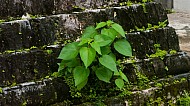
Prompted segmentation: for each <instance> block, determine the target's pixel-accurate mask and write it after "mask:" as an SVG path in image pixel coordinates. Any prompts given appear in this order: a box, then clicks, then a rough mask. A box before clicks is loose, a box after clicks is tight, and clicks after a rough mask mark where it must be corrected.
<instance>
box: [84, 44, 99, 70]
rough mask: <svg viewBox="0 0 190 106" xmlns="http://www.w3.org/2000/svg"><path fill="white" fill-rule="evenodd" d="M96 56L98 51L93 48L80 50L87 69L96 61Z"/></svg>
mask: <svg viewBox="0 0 190 106" xmlns="http://www.w3.org/2000/svg"><path fill="white" fill-rule="evenodd" d="M95 56H96V51H95V50H94V49H93V48H87V47H82V48H81V49H80V57H81V60H82V61H83V63H84V65H85V67H86V68H87V67H88V66H90V64H91V63H92V62H93V61H94V59H95Z"/></svg>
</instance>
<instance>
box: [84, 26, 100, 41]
mask: <svg viewBox="0 0 190 106" xmlns="http://www.w3.org/2000/svg"><path fill="white" fill-rule="evenodd" d="M97 34H98V32H97V31H96V29H95V28H94V27H93V26H89V27H87V28H86V29H85V30H84V33H83V34H82V39H84V38H93V37H94V36H95V35H97Z"/></svg>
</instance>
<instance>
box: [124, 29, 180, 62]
mask: <svg viewBox="0 0 190 106" xmlns="http://www.w3.org/2000/svg"><path fill="white" fill-rule="evenodd" d="M126 36H127V40H128V41H129V42H130V44H131V46H132V48H133V56H136V57H137V58H139V59H142V58H147V54H148V55H150V54H153V53H155V47H154V44H160V46H161V47H160V49H161V50H166V51H169V50H176V51H179V50H180V48H179V41H178V36H177V35H176V33H175V29H174V28H172V27H165V28H160V29H155V30H147V31H141V32H135V33H128V34H127V35H126Z"/></svg>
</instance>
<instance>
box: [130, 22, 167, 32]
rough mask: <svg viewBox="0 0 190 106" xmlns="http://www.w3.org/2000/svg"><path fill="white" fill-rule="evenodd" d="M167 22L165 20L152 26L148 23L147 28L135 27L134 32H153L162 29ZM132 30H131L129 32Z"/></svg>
mask: <svg viewBox="0 0 190 106" xmlns="http://www.w3.org/2000/svg"><path fill="white" fill-rule="evenodd" d="M167 22H168V20H165V21H164V22H159V23H158V25H152V24H150V23H148V25H147V27H145V26H143V27H142V28H138V27H137V26H135V30H136V31H146V30H155V29H158V28H164V27H166V26H167ZM132 31H134V30H131V32H132Z"/></svg>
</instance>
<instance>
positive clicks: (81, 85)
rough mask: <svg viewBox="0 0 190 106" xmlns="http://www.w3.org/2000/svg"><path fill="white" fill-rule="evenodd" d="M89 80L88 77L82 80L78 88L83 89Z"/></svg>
mask: <svg viewBox="0 0 190 106" xmlns="http://www.w3.org/2000/svg"><path fill="white" fill-rule="evenodd" d="M87 82H88V79H86V80H84V81H83V82H81V83H80V84H79V85H77V89H78V90H81V89H82V88H83V87H84V86H85V85H86V84H87Z"/></svg>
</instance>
